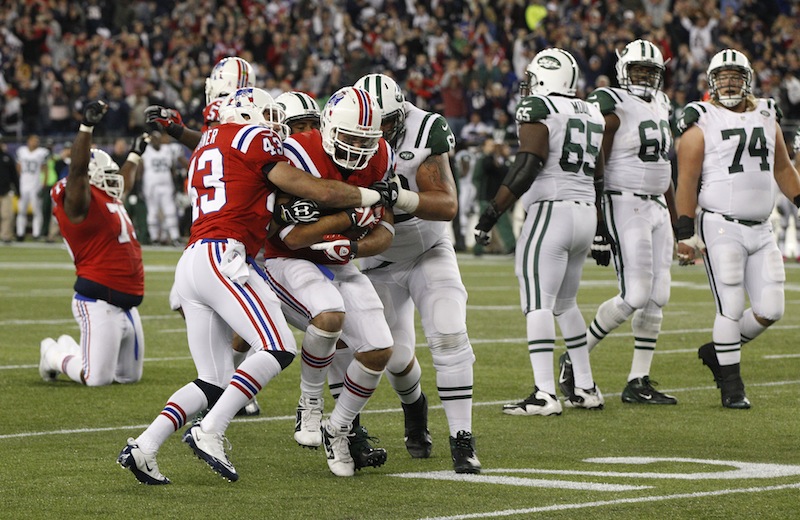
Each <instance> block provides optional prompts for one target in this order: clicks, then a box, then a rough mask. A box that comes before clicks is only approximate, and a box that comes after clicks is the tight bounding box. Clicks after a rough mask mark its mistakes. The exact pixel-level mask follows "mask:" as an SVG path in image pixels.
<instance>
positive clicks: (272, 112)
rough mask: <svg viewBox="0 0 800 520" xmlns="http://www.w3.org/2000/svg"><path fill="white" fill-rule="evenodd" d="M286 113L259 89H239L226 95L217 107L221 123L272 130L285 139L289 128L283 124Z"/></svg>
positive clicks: (267, 93)
mask: <svg viewBox="0 0 800 520" xmlns="http://www.w3.org/2000/svg"><path fill="white" fill-rule="evenodd" d="M285 118H286V113H285V112H284V111H283V109H282V108H281V107H280V105H278V104H277V103H276V102H275V100H274V99H272V96H271V95H270V94H269V92H267V91H266V90H262V89H260V88H240V89H239V90H236V91H235V92H233V93H232V94H230V95H228V97H226V98H225V99H224V100H223V101H222V105H221V106H220V107H219V120H220V122H221V123H238V124H240V125H259V126H265V127H268V128H272V129H273V130H275V132H277V133H278V135H280V137H281V139H286V137H288V135H289V127H288V126H286V124H285V123H284V122H283V121H284V119H285Z"/></svg>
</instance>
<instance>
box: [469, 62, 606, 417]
mask: <svg viewBox="0 0 800 520" xmlns="http://www.w3.org/2000/svg"><path fill="white" fill-rule="evenodd" d="M579 75H580V71H579V69H578V65H577V63H576V62H575V58H573V56H572V55H571V54H570V53H568V52H567V51H564V50H562V49H546V50H543V51H541V52H539V53H538V54H537V55H536V56H534V57H533V60H531V62H530V64H529V65H528V67H527V69H526V76H527V80H528V81H527V82H524V83H522V84H521V85H520V94H521V95H522V99H521V101H520V103H519V105H518V106H517V111H516V120H517V124H518V134H519V151H518V152H517V156H516V158H515V160H514V164H513V165H512V167H511V170H510V171H509V172H508V174H507V175H506V178H505V179H504V180H503V184H502V186H500V189H499V190H498V192H497V195H496V196H495V198H494V199H493V200H492V201H491V203H490V204H489V207H488V208H487V209H486V210H484V212H483V214H481V216H480V219H479V220H478V225H477V226H476V227H475V230H476V231H477V233H476V235H475V239H476V240H477V241H479V242H482V243H484V244H488V243H489V239H490V236H489V231H490V230H491V229H492V227H494V225H495V223H497V219H498V218H499V217H500V215H501V214H502V213H503V212H504V211H506V210H507V209H508V208H509V207H511V205H512V204H513V203H514V202H515V201H516V200H517V199H520V200H521V202H522V205H523V208H524V209H525V213H526V217H525V223H524V224H523V226H522V230H521V232H520V236H519V238H518V240H517V248H516V253H515V270H516V274H517V278H518V279H519V284H520V297H521V304H522V312H523V313H524V314H525V317H526V321H527V330H528V353H529V355H530V360H531V365H532V367H533V376H534V380H535V386H534V389H533V392H532V393H531V394H530V396H528V397H527V398H526V399H524V400H522V401H520V402H518V403H511V404H507V405H504V406H503V413H506V414H509V415H560V414H561V402H560V401H559V400H558V398H557V397H556V395H555V377H554V373H553V348H554V346H555V334H556V333H555V325H554V323H553V318H554V317H555V319H556V321H558V325H559V328H560V329H561V335H562V336H563V337H564V341H565V343H566V345H567V349H568V350H569V353H570V357H571V359H572V366H573V370H574V374H575V382H574V385H573V388H572V391H571V392H569V395H568V396H567V397H566V399H565V400H564V405H565V406H567V407H569V408H571V407H575V408H588V409H601V408H603V404H604V399H603V395H602V394H601V393H600V390H599V389H598V388H597V385H596V384H595V382H594V379H593V377H592V369H591V365H590V364H589V350H588V349H587V347H586V322H585V321H584V320H583V316H582V315H581V312H580V310H579V309H578V304H577V294H578V287H579V285H580V280H581V273H582V271H583V263H584V261H585V260H586V256H587V255H588V253H589V250H590V248H591V246H592V241H593V239H594V236H595V231H596V228H597V221H598V220H599V219H602V213H601V211H600V195H601V193H602V188H603V186H602V177H603V152H602V149H601V144H602V139H603V129H604V127H605V121H604V119H603V116H602V114H601V113H600V109H599V108H597V106H596V105H594V104H591V103H586V102H584V101H582V100H580V99H578V98H576V97H575V92H576V90H577V85H578V78H579Z"/></svg>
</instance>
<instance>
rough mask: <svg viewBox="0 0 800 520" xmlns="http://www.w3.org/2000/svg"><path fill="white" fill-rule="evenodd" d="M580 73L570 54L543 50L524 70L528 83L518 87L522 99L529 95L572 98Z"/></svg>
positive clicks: (556, 50) (554, 50) (563, 51)
mask: <svg viewBox="0 0 800 520" xmlns="http://www.w3.org/2000/svg"><path fill="white" fill-rule="evenodd" d="M580 74H581V71H580V69H579V68H578V63H577V62H576V61H575V58H573V57H572V54H570V53H569V52H567V51H565V50H563V49H545V50H543V51H541V52H539V53H537V54H536V56H534V57H533V59H532V60H531V62H530V63H529V64H528V66H527V67H526V68H525V76H527V78H528V81H523V82H522V83H520V85H519V93H520V95H521V96H522V97H525V96H528V95H530V94H540V95H547V94H563V95H565V96H574V95H575V91H576V90H578V79H579V78H580Z"/></svg>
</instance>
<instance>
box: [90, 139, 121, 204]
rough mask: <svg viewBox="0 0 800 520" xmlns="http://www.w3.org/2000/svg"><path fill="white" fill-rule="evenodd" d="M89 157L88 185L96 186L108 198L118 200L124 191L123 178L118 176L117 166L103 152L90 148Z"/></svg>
mask: <svg viewBox="0 0 800 520" xmlns="http://www.w3.org/2000/svg"><path fill="white" fill-rule="evenodd" d="M90 153H91V155H90V156H89V184H91V185H92V186H97V187H98V188H100V189H101V190H103V191H104V192H106V193H107V194H108V196H109V197H112V198H114V199H119V198H120V197H122V193H123V192H124V191H125V178H124V177H123V176H122V175H120V174H119V166H118V165H117V163H115V162H114V159H112V158H111V156H110V155H108V154H107V153H106V152H104V151H103V150H100V149H99V148H92V150H91V152H90Z"/></svg>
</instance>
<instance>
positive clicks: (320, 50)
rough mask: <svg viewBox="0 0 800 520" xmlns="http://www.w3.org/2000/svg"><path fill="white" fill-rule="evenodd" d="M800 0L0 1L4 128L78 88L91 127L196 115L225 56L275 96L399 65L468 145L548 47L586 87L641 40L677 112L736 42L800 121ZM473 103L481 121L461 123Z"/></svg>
mask: <svg viewBox="0 0 800 520" xmlns="http://www.w3.org/2000/svg"><path fill="white" fill-rule="evenodd" d="M798 28H800V4H798V2H796V1H792V0H717V1H714V0H560V1H555V0H553V1H550V2H546V3H545V1H544V0H539V1H538V2H529V1H526V0H449V1H442V0H439V1H436V0H430V1H412V0H316V1H310V0H282V1H267V0H238V1H237V0H219V1H214V0H191V1H188V0H187V1H181V0H159V1H146V0H134V1H130V2H118V1H112V0H81V1H76V0H30V1H26V2H4V3H3V5H2V7H0V40H1V45H2V46H1V47H0V52H2V57H1V59H2V77H1V78H0V91H1V92H2V93H3V96H2V112H1V113H2V117H1V119H0V125H1V126H2V132H3V135H4V136H6V137H7V138H12V139H15V140H21V139H22V138H23V137H24V136H26V135H28V134H31V133H35V134H38V135H41V136H62V135H68V134H69V133H70V132H72V131H74V130H75V129H76V128H77V120H78V117H79V115H80V113H81V110H82V108H83V105H84V104H85V103H86V101H87V100H91V99H98V98H103V99H106V100H108V102H109V104H110V107H111V108H110V110H109V113H108V114H107V116H106V118H105V119H104V120H103V122H102V127H101V128H98V129H97V131H96V135H97V137H98V138H101V139H102V138H106V139H107V140H108V141H109V142H110V141H111V140H112V139H113V138H114V137H119V136H131V135H135V134H136V133H138V132H141V131H142V130H144V116H143V112H144V108H145V107H147V106H148V105H150V104H153V103H157V104H162V105H167V106H172V107H175V108H177V109H178V110H179V111H180V112H181V113H182V114H183V118H184V120H185V121H186V123H187V124H188V125H190V126H194V127H199V126H200V120H201V117H202V116H201V111H202V109H203V106H204V97H203V88H204V80H205V78H206V77H207V76H208V73H209V71H210V69H211V67H212V66H213V65H214V63H216V61H217V60H219V59H220V58H222V57H224V56H229V55H238V56H241V57H243V58H245V59H247V60H248V61H249V62H250V63H252V64H253V65H254V66H255V67H256V73H257V78H258V84H259V86H262V87H264V88H266V89H267V90H268V91H270V92H271V93H273V94H275V95H278V94H279V93H280V92H283V91H287V90H292V89H294V90H302V91H305V92H307V93H309V94H311V95H312V96H314V97H316V98H317V99H318V100H319V101H320V102H323V101H324V100H325V98H326V96H327V95H328V94H329V93H331V92H333V91H335V90H336V89H338V88H339V87H341V86H343V85H348V84H352V82H353V81H355V79H357V78H358V77H360V76H361V75H363V74H365V73H368V72H370V71H380V72H386V73H389V74H391V75H393V76H394V77H395V78H396V79H397V81H398V83H400V84H401V85H402V86H403V87H404V88H405V90H406V92H407V95H408V99H409V100H410V101H412V102H414V103H415V104H417V105H418V106H421V107H423V108H427V109H432V110H436V111H439V112H441V113H443V114H444V115H445V116H446V117H447V118H448V120H449V121H450V122H451V124H452V126H453V128H454V130H455V132H456V135H457V136H458V137H462V139H463V140H464V141H466V144H476V145H477V144H481V141H482V140H483V139H484V138H485V137H486V136H487V135H489V134H491V131H492V130H493V129H495V128H496V127H497V126H498V125H497V121H498V120H500V119H501V118H502V117H503V116H501V115H500V114H501V113H506V115H510V116H511V117H510V119H511V120H512V121H513V109H514V105H515V103H516V98H515V96H516V92H517V86H518V82H519V78H520V77H521V76H522V75H523V72H524V69H525V66H526V65H527V64H528V62H529V61H530V59H531V57H532V56H533V55H534V54H535V53H536V52H537V51H539V50H541V49H543V48H545V47H548V46H558V47H562V48H565V49H568V50H569V51H570V52H571V53H572V54H573V55H574V56H575V57H576V58H577V59H578V60H579V63H580V66H581V69H582V71H583V73H584V78H583V80H582V83H581V92H579V95H583V94H585V93H587V92H589V91H591V90H592V89H593V88H595V87H596V86H598V85H606V84H609V83H611V84H614V82H615V74H614V65H615V61H616V58H615V50H617V49H620V48H621V47H622V46H624V45H625V44H626V43H627V42H629V41H632V40H634V39H636V38H645V39H648V40H651V41H653V42H655V43H656V44H657V45H658V46H659V47H660V48H661V51H662V53H663V54H664V57H665V59H670V61H669V64H668V73H667V77H666V89H665V90H666V92H667V94H668V95H669V96H670V98H671V99H672V100H673V103H674V104H675V105H676V108H678V109H680V107H681V106H682V105H683V104H685V103H687V102H689V101H692V100H695V99H699V98H701V97H702V96H703V95H704V93H705V90H706V85H705V70H706V67H707V64H708V60H709V59H710V56H711V55H713V54H714V52H716V51H717V50H719V49H720V48H723V47H734V48H737V49H741V50H742V51H743V52H745V53H746V54H747V55H748V56H749V57H750V59H751V61H752V63H753V67H754V69H755V71H756V74H757V76H758V78H757V82H756V92H755V93H756V95H760V96H768V97H774V98H775V99H777V100H778V101H779V104H780V106H781V107H782V109H783V111H784V114H785V116H786V118H787V119H789V120H794V119H800V29H798ZM474 114H478V116H477V118H476V121H478V122H482V123H483V126H482V127H481V128H488V130H481V131H480V132H473V133H469V134H466V135H464V134H461V132H460V131H461V129H462V128H463V127H464V126H465V125H466V124H467V123H468V122H469V121H470V120H471V118H472V117H475V116H473V115H474Z"/></svg>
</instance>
